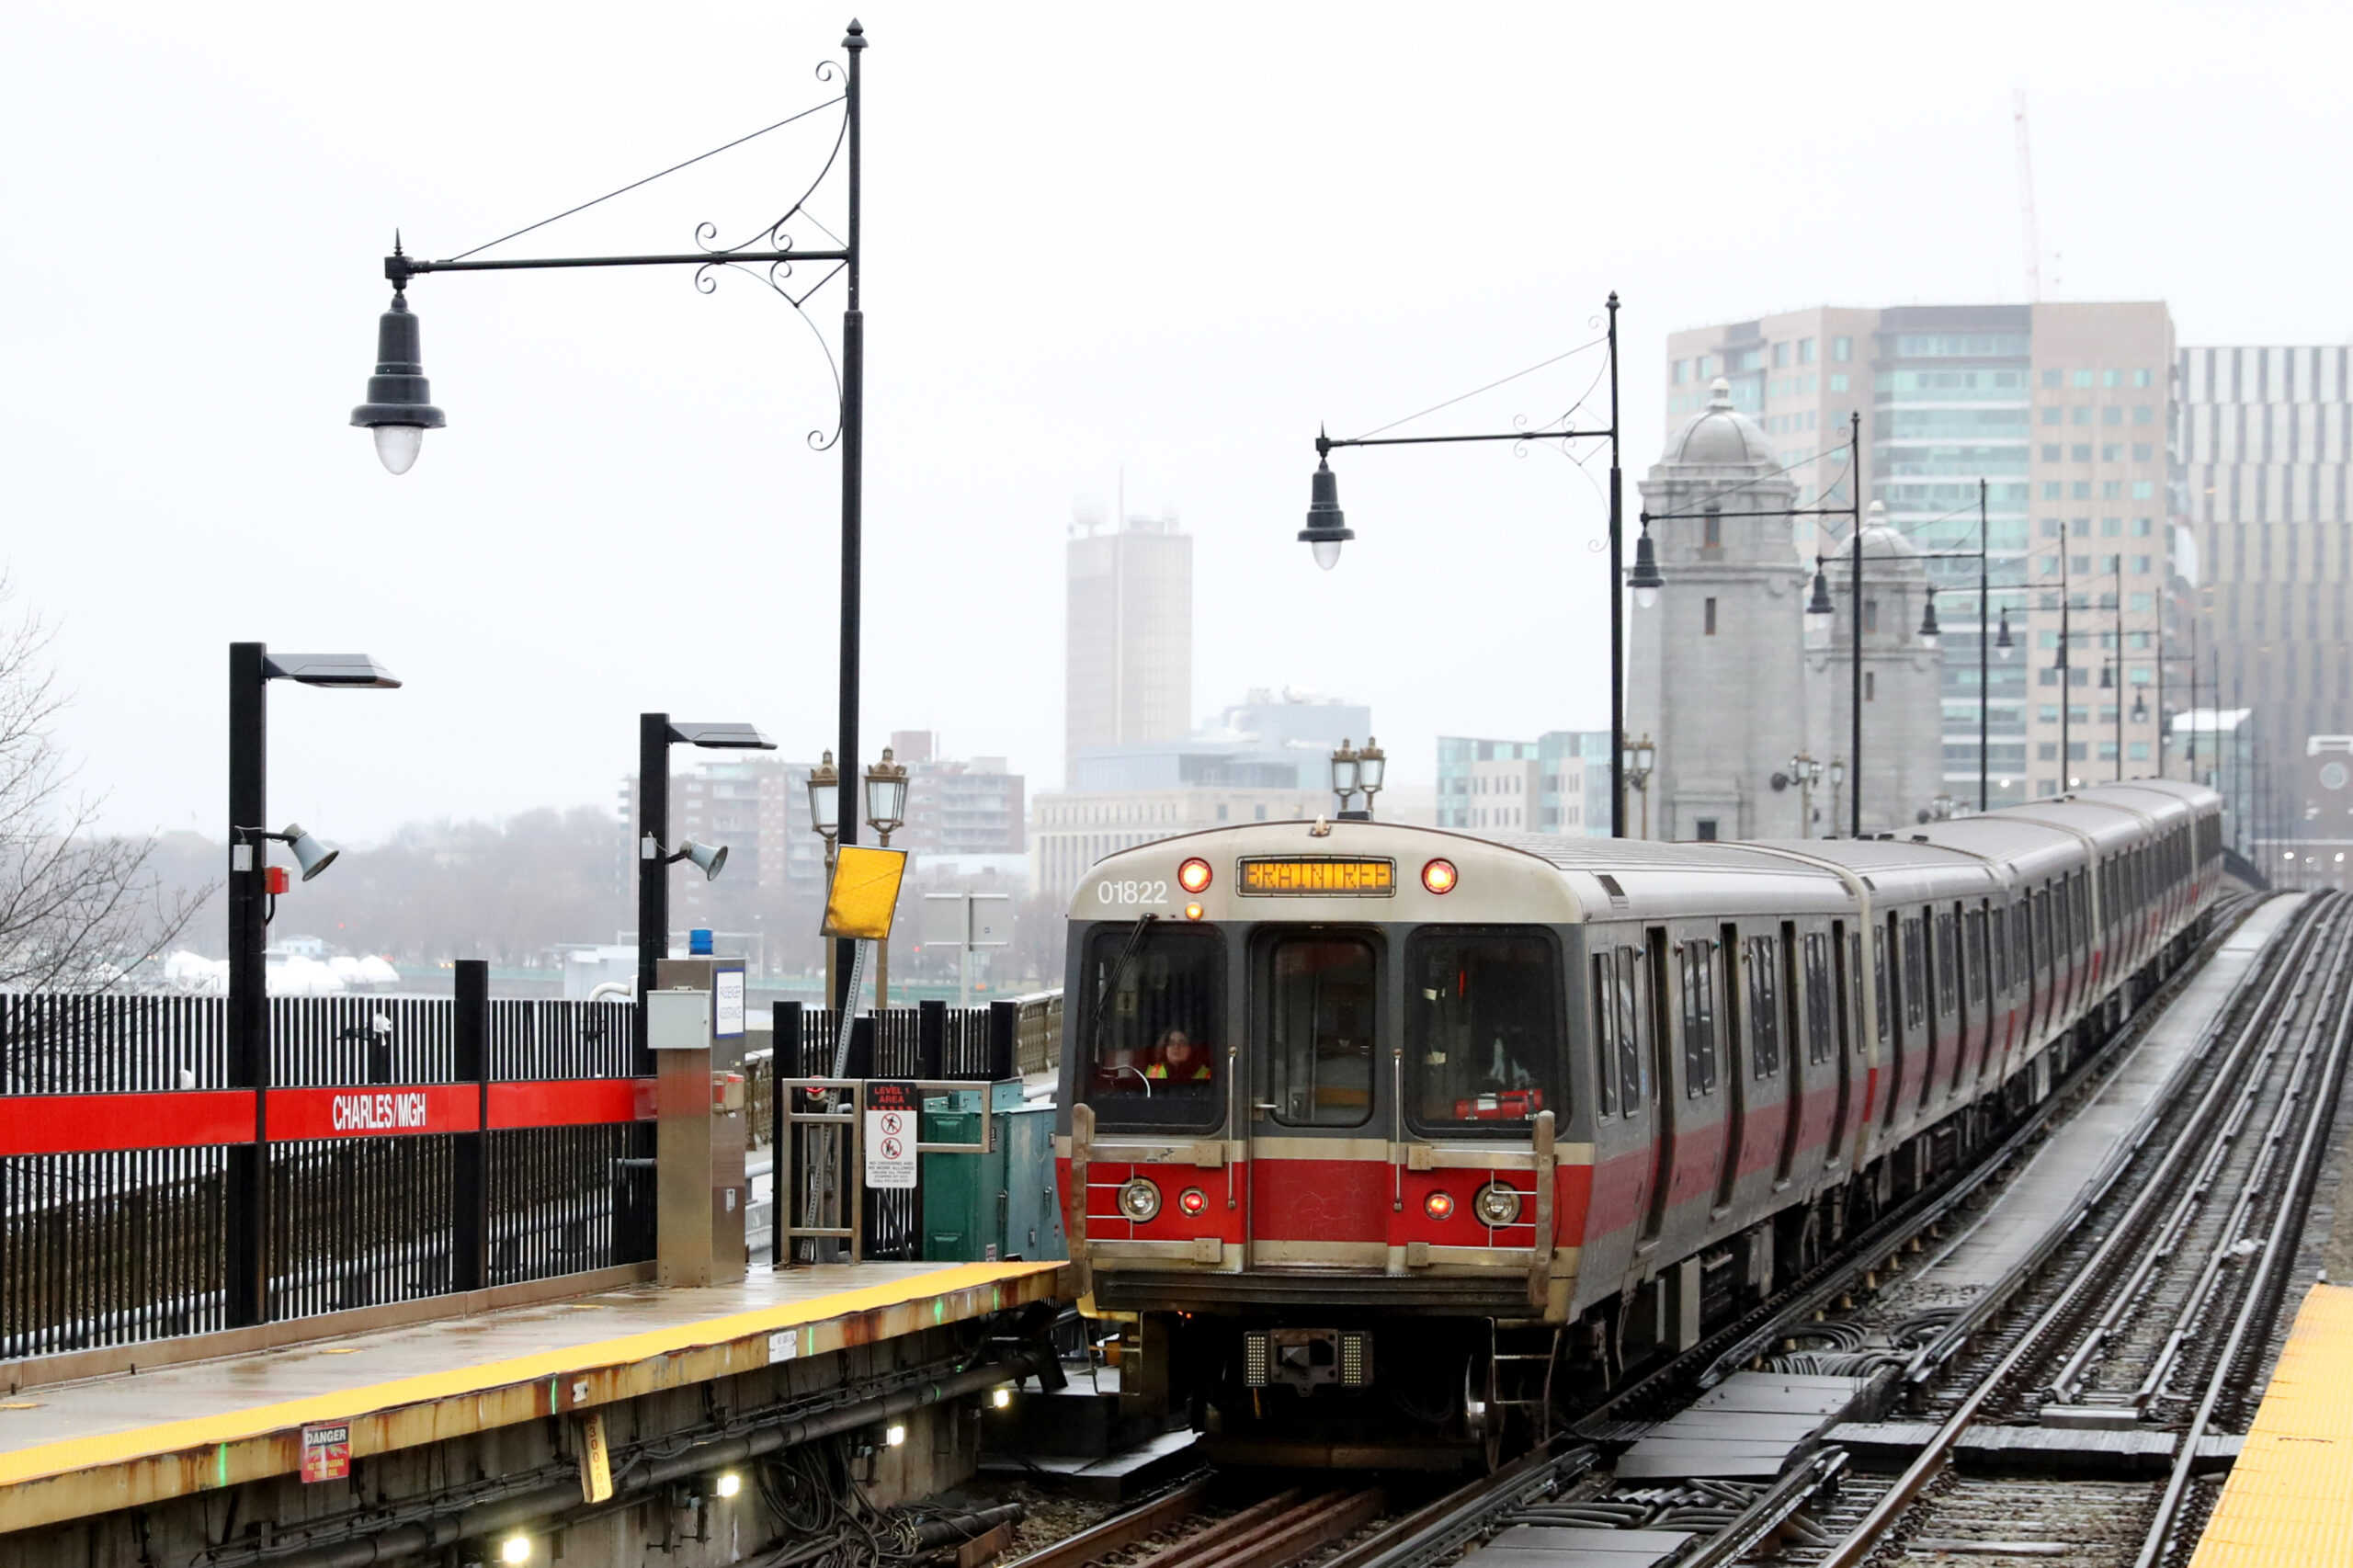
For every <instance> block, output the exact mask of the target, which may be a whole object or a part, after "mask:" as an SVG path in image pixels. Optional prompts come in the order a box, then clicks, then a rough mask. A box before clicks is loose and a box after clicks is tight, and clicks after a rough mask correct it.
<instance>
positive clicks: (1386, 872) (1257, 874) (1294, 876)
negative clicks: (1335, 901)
mask: <svg viewBox="0 0 2353 1568" xmlns="http://www.w3.org/2000/svg"><path fill="white" fill-rule="evenodd" d="M1239 891H1240V892H1243V893H1245V894H1247V895H1250V896H1253V897H1257V898H1306V897H1311V896H1337V897H1341V898H1388V897H1390V896H1391V895H1392V894H1394V893H1395V892H1396V891H1397V862H1396V861H1394V860H1372V859H1360V858H1349V857H1347V856H1338V855H1296V856H1271V855H1269V856H1263V857H1256V858H1249V859H1245V860H1244V861H1243V862H1242V867H1241V887H1240V890H1239Z"/></svg>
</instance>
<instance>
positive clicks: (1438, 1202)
mask: <svg viewBox="0 0 2353 1568" xmlns="http://www.w3.org/2000/svg"><path fill="white" fill-rule="evenodd" d="M1422 1212H1423V1213H1425V1214H1427V1215H1428V1216H1429V1217H1430V1218H1431V1219H1433V1220H1451V1219H1453V1218H1454V1196H1453V1194H1451V1193H1446V1192H1433V1193H1431V1194H1430V1195H1429V1196H1428V1197H1427V1198H1425V1199H1422Z"/></svg>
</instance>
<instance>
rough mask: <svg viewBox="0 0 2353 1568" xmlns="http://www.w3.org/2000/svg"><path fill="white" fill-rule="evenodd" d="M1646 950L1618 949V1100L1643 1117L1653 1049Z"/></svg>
mask: <svg viewBox="0 0 2353 1568" xmlns="http://www.w3.org/2000/svg"><path fill="white" fill-rule="evenodd" d="M1642 982H1643V951H1642V949H1640V948H1620V949H1618V1103H1619V1105H1620V1107H1621V1108H1623V1109H1624V1110H1625V1112H1626V1114H1627V1115H1628V1116H1640V1115H1641V1114H1642V1110H1643V1104H1644V1102H1645V1101H1647V1100H1648V1099H1649V1098H1650V1093H1649V1090H1650V1085H1649V1083H1648V1081H1647V1077H1646V1075H1647V1074H1648V1073H1649V1071H1650V1052H1649V1050H1648V1047H1647V1045H1646V1044H1645V1037H1646V1036H1647V1035H1648V1034H1649V1033H1650V1029H1649V1028H1648V1027H1647V1026H1648V1024H1649V1022H1650V1007H1649V1006H1648V1002H1647V997H1648V996H1649V993H1648V992H1647V991H1646V990H1644V989H1643V983H1642Z"/></svg>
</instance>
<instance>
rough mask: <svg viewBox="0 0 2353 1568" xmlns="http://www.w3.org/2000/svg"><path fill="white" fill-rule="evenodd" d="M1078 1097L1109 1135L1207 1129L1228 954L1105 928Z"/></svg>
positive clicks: (1218, 947)
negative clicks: (1117, 1130) (1115, 1131)
mask: <svg viewBox="0 0 2353 1568" xmlns="http://www.w3.org/2000/svg"><path fill="white" fill-rule="evenodd" d="M1081 975H1082V980H1083V988H1082V990H1081V992H1080V995H1081V997H1082V1006H1084V1008H1085V1013H1084V1015H1083V1016H1082V1017H1081V1018H1080V1020H1079V1028H1080V1033H1079V1036H1078V1048H1079V1049H1078V1060H1079V1084H1078V1090H1079V1093H1080V1095H1081V1096H1083V1097H1084V1098H1085V1099H1086V1102H1087V1103H1088V1104H1089V1105H1091V1106H1093V1107H1094V1108H1095V1114H1096V1117H1097V1121H1098V1123H1099V1124H1100V1125H1102V1126H1104V1127H1107V1128H1119V1127H1130V1128H1156V1127H1169V1128H1187V1129H1207V1128H1210V1127H1212V1126H1214V1125H1215V1124H1216V1122H1217V1120H1218V1119H1219V1115H1220V1108H1221V1106H1222V1100H1221V1098H1220V1092H1219V1090H1220V1084H1221V1082H1222V1079H1223V1077H1224V1074H1225V1049H1226V1043H1227V1042H1226V1040H1225V949H1224V945H1223V944H1222V942H1220V941H1219V939H1218V937H1216V936H1215V934H1213V933H1211V932H1208V931H1199V930H1187V929H1185V928H1183V927H1181V926H1179V927H1170V926H1166V925H1165V924H1164V923H1162V922H1159V921H1151V922H1139V923H1137V924H1135V925H1132V926H1128V925H1120V926H1103V927H1101V928H1099V929H1098V930H1097V931H1096V932H1095V933H1094V934H1093V936H1091V937H1089V938H1088V940H1087V944H1086V958H1085V960H1084V963H1083V966H1082V970H1081Z"/></svg>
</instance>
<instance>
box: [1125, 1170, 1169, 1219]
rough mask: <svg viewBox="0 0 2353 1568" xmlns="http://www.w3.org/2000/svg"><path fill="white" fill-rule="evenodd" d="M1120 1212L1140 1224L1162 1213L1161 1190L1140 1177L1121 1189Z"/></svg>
mask: <svg viewBox="0 0 2353 1568" xmlns="http://www.w3.org/2000/svg"><path fill="white" fill-rule="evenodd" d="M1159 1212H1160V1188H1158V1187H1154V1186H1153V1185H1152V1183H1150V1182H1148V1181H1146V1180H1144V1178H1143V1177H1142V1176H1138V1177H1136V1178H1135V1180H1133V1181H1131V1182H1130V1183H1128V1184H1127V1186H1125V1187H1121V1188H1120V1213H1122V1214H1125V1215H1126V1216H1127V1217H1128V1218H1129V1219H1131V1220H1133V1221H1136V1223H1138V1224H1142V1223H1143V1221H1146V1220H1149V1219H1152V1218H1154V1216H1156V1215H1157V1214H1158V1213H1159Z"/></svg>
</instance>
